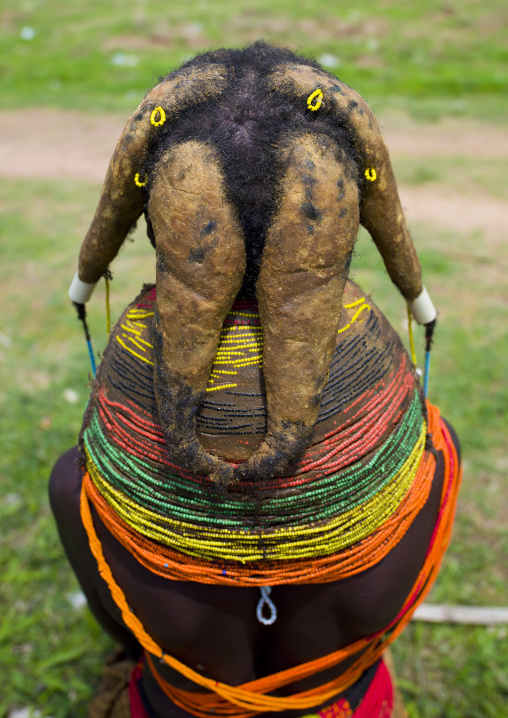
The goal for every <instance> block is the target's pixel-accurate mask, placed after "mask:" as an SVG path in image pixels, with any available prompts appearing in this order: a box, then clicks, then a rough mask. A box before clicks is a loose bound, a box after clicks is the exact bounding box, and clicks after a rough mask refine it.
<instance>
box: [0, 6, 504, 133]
mask: <svg viewBox="0 0 508 718" xmlns="http://www.w3.org/2000/svg"><path fill="white" fill-rule="evenodd" d="M2 7H3V10H2V13H1V16H0V18H1V23H0V32H1V34H2V38H1V40H2V42H1V46H2V50H3V53H2V57H1V60H0V77H1V78H2V97H1V100H0V103H1V106H3V107H11V108H12V107H20V106H25V107H30V106H37V105H52V106H57V107H73V108H79V109H86V110H87V111H89V110H93V111H103V110H120V111H126V110H130V109H131V108H132V107H133V106H134V105H135V102H136V100H137V99H139V98H140V97H141V96H142V94H143V93H144V92H145V91H146V90H147V89H148V88H149V87H151V86H152V84H153V83H154V81H155V79H156V78H157V77H158V76H159V75H160V74H164V73H166V72H168V71H169V70H171V69H173V68H174V67H176V66H178V65H180V64H181V63H182V61H183V60H185V59H187V58H188V57H189V56H192V55H193V54H195V53H196V52H198V51H203V50H206V49H209V48H211V47H217V46H220V45H228V46H231V45H234V46H242V45H244V44H247V43H249V42H252V41H254V40H257V39H259V38H264V39H266V40H267V41H270V42H276V43H281V44H288V45H290V46H291V47H293V48H300V49H301V50H303V51H305V52H306V53H310V54H311V55H314V56H315V57H317V58H318V59H321V60H322V61H323V62H324V63H325V64H326V65H327V66H328V67H329V68H330V69H331V70H332V71H333V72H336V73H338V74H339V76H340V77H341V78H342V79H344V80H345V81H346V82H347V83H349V84H351V85H352V86H353V87H356V88H357V89H358V90H359V91H360V92H361V93H362V94H363V95H364V96H365V97H366V98H367V99H368V100H369V101H370V102H371V103H372V104H373V106H374V107H375V109H378V110H379V109H380V108H383V107H384V106H386V104H387V99H389V103H388V104H389V106H390V107H392V108H393V107H395V106H397V107H399V108H400V109H403V110H405V111H410V112H411V113H413V114H415V116H418V117H420V118H421V119H424V120H429V119H436V118H438V117H441V116H443V115H447V114H456V115H464V114H466V115H469V116H481V117H484V116H486V115H487V114H488V116H489V117H490V118H491V119H493V118H497V119H498V120H500V121H501V120H504V117H505V116H506V106H507V102H508V101H507V98H506V92H505V88H506V84H507V82H508V70H507V67H508V64H507V60H508V50H507V48H506V42H505V37H506V30H507V25H508V12H507V10H506V8H504V7H503V5H502V3H500V1H499V0H484V1H483V2H482V3H478V2H475V1H474V0H446V2H444V1H443V0H427V2H425V3H424V2H421V1H420V2H412V3H400V2H396V1H395V0H383V2H379V3H374V2H372V0H357V1H356V2H355V3H354V4H352V3H346V4H345V3H342V4H339V3H336V2H331V0H313V1H312V2H310V0H304V1H302V2H300V3H294V2H290V1H289V0H278V1H277V2H276V3H274V2H272V1H271V0H256V2H252V1H251V0H221V2H215V3H212V2H209V0H201V1H198V2H191V0H182V2H180V3H171V4H168V3H166V2H162V0H130V2H124V1H123V0H112V1H111V2H108V3H103V2H101V1H100V0H90V2H87V3H84V2H82V1H81V0H69V1H68V2H66V3H65V4H63V3H61V2H60V0H21V2H19V1H18V0H4V2H3V6H2ZM473 57H474V58H475V61H474V62H472V58H473ZM387 95H389V98H388V97H387ZM394 98H396V99H395V100H394Z"/></svg>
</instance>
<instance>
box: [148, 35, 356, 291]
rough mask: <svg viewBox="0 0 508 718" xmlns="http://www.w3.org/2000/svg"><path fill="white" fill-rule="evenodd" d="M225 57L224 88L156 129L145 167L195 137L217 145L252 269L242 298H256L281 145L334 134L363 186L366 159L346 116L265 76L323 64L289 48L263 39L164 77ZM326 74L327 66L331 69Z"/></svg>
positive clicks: (331, 137)
mask: <svg viewBox="0 0 508 718" xmlns="http://www.w3.org/2000/svg"><path fill="white" fill-rule="evenodd" d="M208 64H220V65H221V66H222V67H224V68H225V70H226V71H227V73H228V81H227V86H226V88H225V90H224V91H223V92H222V93H221V94H220V95H219V96H218V97H214V98H213V99H211V100H204V101H202V100H201V99H199V100H197V101H196V102H195V103H193V102H192V85H190V87H189V101H188V102H185V103H184V105H183V106H182V110H181V111H180V112H178V113H177V114H176V115H174V116H172V117H171V118H168V121H167V122H166V123H165V124H164V126H163V127H161V128H159V130H158V131H157V133H152V137H151V140H150V142H149V144H148V147H147V151H146V155H145V160H144V166H143V169H144V171H145V173H146V176H147V177H151V176H153V175H154V171H155V170H156V165H157V163H158V162H159V160H160V158H161V156H162V155H163V154H164V153H165V152H166V151H167V150H168V149H169V148H170V147H171V146H174V145H177V144H180V143H182V142H186V141H189V140H199V141H201V142H205V143H207V144H209V145H211V146H212V147H213V148H214V149H215V150H216V151H217V154H218V157H219V162H220V164H221V168H222V171H223V174H224V178H225V185H226V187H225V189H226V195H227V197H228V199H229V200H230V202H231V203H232V205H233V206H234V208H235V209H236V212H237V215H238V219H239V222H240V225H241V227H242V229H243V234H244V240H245V248H246V271H245V276H244V280H243V285H242V289H241V290H240V293H239V297H240V298H253V297H254V296H255V285H256V280H257V275H258V271H259V265H260V261H261V255H262V252H263V247H264V243H265V237H266V233H267V230H268V228H269V226H270V222H271V220H272V217H273V216H274V214H275V211H276V209H277V205H278V202H279V184H280V180H281V178H282V176H283V174H284V166H283V161H282V159H281V157H282V154H281V149H283V147H284V145H285V144H286V143H287V142H288V141H289V140H290V139H293V138H295V137H297V136H298V135H301V134H304V133H309V132H312V133H315V134H316V135H321V136H324V137H325V138H328V141H327V144H330V145H331V147H332V148H334V150H335V153H336V155H337V159H339V160H340V161H341V162H342V164H345V165H347V166H348V170H349V175H350V176H353V177H355V179H356V180H357V182H358V184H359V187H360V190H361V186H360V185H361V178H362V177H363V173H362V172H360V171H359V168H360V167H361V161H360V158H359V156H358V153H357V151H356V149H355V147H354V145H353V143H352V138H351V134H352V133H351V131H350V130H349V128H348V122H349V120H348V118H347V116H343V117H341V116H337V113H336V112H335V113H332V111H331V108H329V109H327V108H326V106H324V107H323V108H322V110H321V109H320V111H319V112H312V111H310V110H309V109H308V108H307V98H306V97H302V96H301V95H299V94H297V93H296V91H291V90H289V89H285V88H282V87H281V89H280V91H274V90H273V89H272V87H269V86H268V84H267V82H266V78H267V76H268V75H269V74H270V73H273V72H274V70H276V69H277V68H279V67H281V66H283V65H288V64H291V65H292V66H295V65H305V66H310V67H313V68H316V69H319V70H321V71H322V68H321V67H320V65H319V64H318V63H317V62H315V61H314V60H310V59H307V58H304V57H302V56H301V55H297V54H295V53H293V52H291V51H290V50H287V49H285V48H279V47H273V46H271V45H268V44H266V43H264V42H256V43H255V44H253V45H251V46H249V47H246V48H244V49H241V50H227V49H219V50H215V51H213V52H207V53H204V54H202V55H198V56H197V57H195V58H194V59H192V60H190V61H189V62H187V63H186V64H184V65H183V66H182V67H181V68H180V69H179V70H176V71H175V72H173V73H170V74H169V75H168V76H166V77H164V78H161V80H167V79H169V78H174V77H175V76H178V74H179V73H180V74H183V73H184V72H185V70H187V69H189V68H192V67H203V66H206V65H208ZM327 74H328V73H327ZM150 188H151V182H150V181H149V182H148V183H147V186H146V189H145V216H146V218H147V227H148V236H149V237H150V240H151V241H152V243H153V244H154V246H155V241H156V240H155V237H154V233H153V230H152V227H151V223H150V217H149V215H148V212H147V210H146V207H147V205H148V200H149V196H150Z"/></svg>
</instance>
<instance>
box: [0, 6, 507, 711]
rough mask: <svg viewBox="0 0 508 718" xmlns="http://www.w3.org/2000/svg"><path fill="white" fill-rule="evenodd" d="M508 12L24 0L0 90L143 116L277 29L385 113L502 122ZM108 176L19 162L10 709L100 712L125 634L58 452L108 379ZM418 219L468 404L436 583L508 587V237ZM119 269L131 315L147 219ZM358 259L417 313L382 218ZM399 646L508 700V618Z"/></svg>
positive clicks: (449, 390) (5, 610) (413, 163)
mask: <svg viewBox="0 0 508 718" xmlns="http://www.w3.org/2000/svg"><path fill="white" fill-rule="evenodd" d="M507 26H508V10H507V9H506V6H505V4H504V3H503V2H501V0H497V1H495V0H484V2H481V3H480V2H474V1H473V0H461V2H458V0H449V1H448V2H436V1H434V0H429V1H428V2H425V3H423V2H420V1H419V0H417V1H416V2H412V3H401V2H398V3H396V2H391V0H384V1H383V2H373V0H358V1H357V2H355V3H354V4H353V3H350V4H349V5H348V4H345V3H344V4H343V5H341V6H340V5H339V4H338V3H336V2H333V3H332V2H326V1H325V0H315V1H314V2H312V3H311V2H310V1H309V2H302V3H298V4H297V3H289V2H287V1H286V0H278V1H277V2H273V1H272V2H267V1H266V0H262V1H261V2H257V3H253V2H250V3H248V2H245V0H237V2H234V3H233V2H231V1H230V0H225V1H224V2H216V3H212V2H209V1H207V0H202V1H201V2H199V0H198V2H191V1H190V0H187V1H185V0H182V1H181V2H180V3H173V4H168V3H162V2H151V1H150V0H144V1H143V0H137V1H136V2H134V1H132V2H122V3H121V2H120V1H119V0H115V1H113V2H109V3H102V2H98V0H90V1H89V2H88V3H84V2H77V1H76V0H68V1H67V2H66V3H61V2H57V1H56V0H21V1H20V0H16V2H14V0H3V3H2V5H1V6H0V48H1V49H0V81H1V86H2V93H1V95H0V107H3V108H18V107H26V108H30V111H29V112H27V115H26V127H27V132H30V133H36V131H37V108H39V107H42V106H45V107H46V106H52V107H56V108H69V107H71V108H77V109H80V110H82V111H83V112H86V113H95V114H98V113H102V112H104V111H106V110H108V111H109V110H113V111H118V112H119V113H120V114H122V115H124V116H126V115H127V113H128V112H130V111H131V110H132V109H133V108H134V106H135V104H136V102H137V101H138V99H139V97H140V96H141V95H142V94H143V92H144V91H145V90H146V89H148V88H149V87H150V86H151V85H152V84H153V82H154V81H155V79H156V78H157V76H158V75H159V74H164V73H166V72H167V71H168V70H170V69H171V68H173V67H175V66H177V65H178V64H179V63H180V62H181V61H182V60H183V59H184V58H185V57H188V56H189V55H191V54H193V53H195V52H197V51H200V50H202V49H207V48H209V47H216V46H219V45H242V44H244V43H245V42H249V41H252V40H255V39H257V38H260V37H263V38H265V39H267V40H272V41H276V42H280V43H284V44H288V45H290V46H291V47H293V48H301V49H302V50H304V51H305V52H307V53H311V54H314V55H315V56H316V57H318V59H319V58H323V57H324V59H325V60H326V62H327V63H328V64H329V66H330V69H331V70H332V71H334V72H336V73H337V74H338V75H339V76H340V77H341V79H343V80H344V81H345V82H347V83H348V84H351V85H353V86H354V87H356V88H358V89H359V90H360V91H361V92H362V94H364V96H365V97H366V98H367V99H368V100H370V101H371V102H372V104H373V105H374V107H375V109H378V110H381V111H382V112H383V113H384V112H391V111H393V112H396V113H404V112H407V113H409V114H411V115H412V116H414V117H418V118H419V119H420V120H421V121H422V122H423V121H435V120H437V119H438V118H440V117H442V116H445V115H455V116H459V117H464V118H465V119H466V120H470V119H483V120H484V121H485V122H487V121H489V122H495V123H501V121H502V120H503V119H504V118H505V117H506V110H507V105H508V100H507V94H506V84H507V80H508V71H507V68H508V63H507V60H508V49H507V44H506V36H507V29H508V28H507ZM27 28H28V30H27ZM30 28H31V30H30ZM32 32H34V34H33V36H32ZM22 36H23V37H22ZM30 37H31V39H30ZM23 38H25V39H23ZM326 56H328V57H326ZM333 63H335V64H334V65H333ZM484 132H485V134H486V136H487V135H488V126H487V125H485V129H484ZM395 165H396V173H397V175H398V177H399V178H400V180H401V182H402V183H403V184H405V185H409V186H413V187H421V186H428V187H441V188H446V187H455V188H459V189H460V187H461V185H462V181H463V178H464V177H466V176H467V182H468V189H469V190H470V191H471V192H472V195H471V196H472V200H471V201H474V196H475V194H474V193H475V192H477V193H478V196H480V197H481V196H484V195H486V196H489V197H493V198H497V199H499V200H503V199H505V197H506V191H505V188H506V186H507V184H508V169H507V168H506V163H505V162H503V161H502V160H501V159H499V160H492V161H489V163H488V164H487V163H486V162H482V161H480V160H478V161H477V160H476V159H474V158H471V157H469V158H465V157H461V156H456V157H455V156H451V157H447V158H441V159H438V160H433V161H432V162H427V161H426V160H425V159H424V158H418V159H417V160H415V159H411V160H408V159H407V158H403V157H401V158H397V157H396V158H395ZM98 191H99V187H98V186H97V185H92V184H87V183H86V182H71V181H63V180H47V181H40V180H37V181H35V180H12V179H9V178H5V179H1V180H0V280H1V286H2V289H3V292H2V298H1V300H0V301H1V305H0V306H1V310H2V311H1V314H0V406H1V412H0V425H1V437H2V438H1V451H0V479H1V483H0V526H1V533H0V571H1V575H2V580H1V582H0V608H1V618H0V671H1V675H2V679H1V683H2V690H1V691H0V718H6V717H7V716H8V715H9V710H11V709H13V708H15V707H19V708H20V707H23V706H32V707H34V708H36V709H39V710H40V711H41V713H40V718H45V717H47V718H49V717H50V716H51V717H52V718H64V717H66V718H76V717H77V718H81V717H84V716H85V706H86V702H87V700H88V699H89V697H90V694H91V691H92V689H93V686H94V685H95V683H96V682H97V679H98V676H99V674H100V663H101V661H102V659H103V657H104V655H105V654H106V653H107V652H108V650H109V649H110V648H111V642H110V641H109V639H107V638H106V637H105V636H104V635H102V633H101V632H100V631H99V629H98V628H97V626H96V624H95V622H94V621H93V619H92V618H91V616H90V615H89V613H88V610H87V609H86V607H80V606H79V605H78V606H75V603H76V594H77V591H78V586H77V583H76V581H75V579H74V578H73V575H72V574H71V571H70V569H69V568H68V566H67V563H66V561H65V559H64V557H63V553H62V550H61V548H60V544H59V541H58V538H57V535H56V531H55V527H54V524H53V521H52V518H51V515H50V512H49V508H48V503H47V498H46V484H47V477H48V475H49V471H50V468H51V465H52V462H53V461H54V460H55V459H56V458H57V457H58V455H59V453H61V452H62V451H64V450H65V449H66V448H67V447H69V446H71V445H72V444H73V443H75V442H76V437H77V433H78V431H79V427H80V422H81V416H82V412H83V409H84V406H85V403H86V400H87V395H88V372H89V365H88V357H87V354H86V348H85V346H84V342H83V339H82V333H81V328H80V326H79V324H78V322H77V320H76V318H75V315H74V312H73V310H72V309H71V307H69V302H68V300H67V296H66V290H67V286H68V284H69V281H70V279H71V277H72V275H73V273H74V271H75V268H76V257H77V252H78V248H79V245H80V242H81V240H82V238H83V236H84V233H85V231H86V228H87V226H88V224H89V222H90V219H91V217H92V215H93V212H94V209H95V204H96V201H97V197H98ZM412 230H413V234H414V236H415V239H416V243H417V248H418V250H419V253H420V257H421V260H422V265H423V268H424V272H425V281H426V284H427V286H428V288H429V290H430V291H431V293H432V296H433V298H434V300H435V302H436V304H437V305H438V307H439V309H440V321H439V325H438V329H437V336H436V342H435V349H434V351H433V363H432V374H431V387H430V398H431V399H432V400H434V401H436V403H438V404H439V405H440V407H441V408H442V411H443V414H444V415H445V416H446V417H447V418H448V419H449V420H450V421H451V422H452V423H453V424H454V425H455V426H456V428H457V431H458V433H459V435H460V437H461V440H462V444H463V455H464V466H465V476H464V485H463V490H462V495H461V499H460V502H459V513H458V518H457V523H456V529H455V534H454V538H453V542H452V545H451V548H450V550H449V552H448V554H447V557H446V559H445V562H444V567H443V571H442V573H441V575H440V578H439V580H438V583H437V585H436V587H435V589H434V590H433V592H432V595H431V598H430V600H432V601H434V602H447V603H463V604H468V605H480V604H481V605H483V604H487V605H506V603H507V599H506V594H507V591H506V586H507V583H508V566H507V562H506V555H507V552H508V530H507V527H506V520H505V516H506V513H507V510H508V489H507V488H506V482H503V479H504V478H505V477H506V474H507V470H508V454H507V450H506V426H507V423H508V386H507V382H506V364H507V346H508V344H507V330H506V327H507V325H508V297H507V292H506V276H507V272H508V266H507V265H508V259H507V254H506V250H505V249H504V247H503V244H502V241H501V240H500V238H498V240H497V241H495V239H493V238H492V236H491V234H489V233H488V232H482V231H480V230H475V231H471V232H467V231H465V232H452V231H451V230H449V231H446V230H444V229H443V228H440V227H436V226H434V225H433V224H431V223H430V222H426V223H423V222H422V223H420V224H417V225H416V226H413V227H412ZM113 269H114V273H115V279H114V282H113V314H114V315H116V316H117V315H118V314H119V312H120V310H121V309H122V308H123V306H124V304H125V303H126V301H127V300H128V299H130V298H132V296H133V295H134V292H135V291H136V290H137V288H138V286H140V285H141V283H142V282H143V281H150V280H151V279H152V277H153V253H152V250H151V248H150V247H149V245H148V240H147V239H146V237H144V236H143V231H142V228H139V229H138V231H137V233H136V235H135V241H134V243H133V244H130V243H129V244H128V246H127V247H126V248H125V251H123V252H122V253H121V255H120V257H119V258H118V259H117V261H116V262H115V266H114V268H113ZM352 271H353V278H355V279H356V280H357V281H359V282H360V283H361V284H362V286H363V287H364V288H365V289H366V290H367V291H369V292H372V293H373V296H374V299H375V300H376V301H377V302H378V303H379V305H380V306H381V308H383V309H384V310H385V311H386V313H387V314H388V316H389V318H390V319H391V321H392V322H393V323H394V325H395V326H396V327H398V328H400V330H401V332H402V333H403V334H404V331H405V330H404V328H403V325H404V322H405V307H404V303H403V302H402V300H401V299H400V297H399V296H398V294H397V292H396V290H395V289H394V288H393V287H392V286H391V285H390V283H389V281H388V279H387V277H386V275H385V273H384V270H383V269H382V263H381V259H380V257H379V255H378V254H377V252H376V251H375V249H374V248H373V246H372V244H371V243H370V240H369V239H368V238H367V237H365V236H362V238H361V240H360V242H359V245H358V257H357V258H356V260H355V262H354V265H353V270H352ZM102 300H103V289H102V288H101V289H99V290H98V291H97V292H96V295H94V300H93V302H91V304H90V310H89V317H90V325H91V328H92V334H93V339H94V344H95V349H96V350H101V349H102V348H103V347H104V344H105V340H106V334H105V318H104V306H103V301H102ZM417 337H418V343H419V348H420V349H421V346H422V341H423V340H422V336H421V332H418V335H417ZM420 354H421V351H420ZM394 654H395V659H396V662H397V665H398V670H399V674H400V677H401V684H402V688H403V690H404V695H405V698H406V701H407V703H408V707H409V711H410V715H411V717H412V718H437V717H439V718H444V717H445V716H446V718H450V717H451V718H480V717H482V718H483V717H484V716H489V717H490V716H492V718H500V717H501V718H502V717H503V716H508V708H507V707H506V704H507V702H508V677H507V672H506V666H507V665H508V640H507V635H506V627H501V628H500V627H497V628H492V629H491V628H481V627H480V628H478V627H476V628H471V627H458V626H430V625H422V624H412V625H411V626H410V627H409V629H408V630H407V631H406V633H405V634H404V636H402V638H401V639H400V640H399V641H398V642H397V644H396V645H395V648H394Z"/></svg>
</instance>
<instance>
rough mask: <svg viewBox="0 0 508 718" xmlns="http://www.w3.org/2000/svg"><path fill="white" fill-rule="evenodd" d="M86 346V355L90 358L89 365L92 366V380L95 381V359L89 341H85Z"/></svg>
mask: <svg viewBox="0 0 508 718" xmlns="http://www.w3.org/2000/svg"><path fill="white" fill-rule="evenodd" d="M86 345H87V347H88V354H89V356H90V363H91V365H92V374H93V376H94V379H95V375H96V373H97V370H96V368H95V359H94V355H93V349H92V342H91V341H90V339H87V340H86Z"/></svg>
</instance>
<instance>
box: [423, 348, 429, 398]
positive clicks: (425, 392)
mask: <svg viewBox="0 0 508 718" xmlns="http://www.w3.org/2000/svg"><path fill="white" fill-rule="evenodd" d="M429 373H430V349H428V350H427V351H426V352H425V371H424V375H423V395H424V396H425V398H427V395H428V393H429Z"/></svg>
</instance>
